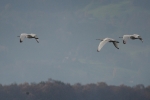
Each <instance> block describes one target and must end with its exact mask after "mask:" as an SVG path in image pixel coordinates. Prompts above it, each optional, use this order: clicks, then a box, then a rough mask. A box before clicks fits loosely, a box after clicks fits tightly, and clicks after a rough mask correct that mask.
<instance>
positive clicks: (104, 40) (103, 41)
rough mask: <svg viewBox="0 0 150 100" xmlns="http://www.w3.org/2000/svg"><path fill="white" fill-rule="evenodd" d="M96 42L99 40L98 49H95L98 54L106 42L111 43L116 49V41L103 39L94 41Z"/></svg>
mask: <svg viewBox="0 0 150 100" xmlns="http://www.w3.org/2000/svg"><path fill="white" fill-rule="evenodd" d="M96 40H101V42H100V44H99V45H98V49H97V52H99V51H100V50H101V48H102V47H103V46H104V45H105V44H106V43H107V42H112V43H113V44H114V46H115V47H116V48H117V49H119V48H118V44H117V43H119V42H118V41H116V40H114V39H112V38H104V39H96Z"/></svg>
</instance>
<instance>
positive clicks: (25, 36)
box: [18, 33, 39, 43]
mask: <svg viewBox="0 0 150 100" xmlns="http://www.w3.org/2000/svg"><path fill="white" fill-rule="evenodd" d="M18 37H20V43H21V42H23V40H24V38H29V39H31V38H35V40H36V41H37V42H38V43H39V40H38V39H39V38H38V37H37V35H36V34H26V33H22V34H21V35H20V36H18Z"/></svg>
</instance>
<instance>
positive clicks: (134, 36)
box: [119, 34, 143, 44]
mask: <svg viewBox="0 0 150 100" xmlns="http://www.w3.org/2000/svg"><path fill="white" fill-rule="evenodd" d="M119 38H123V43H124V44H126V41H127V39H132V40H135V39H139V40H141V41H142V42H143V39H142V38H141V36H140V35H138V34H133V35H123V37H119Z"/></svg>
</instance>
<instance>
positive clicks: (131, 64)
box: [0, 0, 150, 86]
mask: <svg viewBox="0 0 150 100" xmlns="http://www.w3.org/2000/svg"><path fill="white" fill-rule="evenodd" d="M149 5H150V1H149V0H111V1H110V0H22V1H21V0H2V1H0V83H1V84H11V83H24V82H29V83H30V82H40V81H45V80H47V79H48V78H52V79H54V80H60V81H63V82H65V83H71V84H75V83H82V84H87V83H96V82H106V83H107V84H109V85H120V84H125V85H130V86H133V85H136V84H144V85H145V86H147V85H150V78H149V76H150V66H149V65H150V60H149V59H150V42H149V36H150V34H149V33H150V6H149ZM21 33H35V34H37V36H38V37H39V39H40V43H37V42H36V41H35V39H25V40H24V41H23V43H20V42H19V38H18V37H17V36H18V35H20V34H21ZM135 33H136V34H139V35H141V37H142V38H143V40H144V43H142V42H141V41H140V40H135V41H132V40H128V41H127V44H126V45H124V44H123V43H122V39H120V38H119V37H120V36H122V35H124V34H135ZM105 37H110V38H114V39H116V40H118V41H120V43H119V48H120V49H119V50H118V49H116V48H115V47H114V46H113V44H111V43H108V44H107V45H105V46H104V47H103V48H102V50H101V51H100V52H97V46H98V44H99V42H100V41H97V40H95V39H97V38H105Z"/></svg>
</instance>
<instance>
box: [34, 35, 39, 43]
mask: <svg viewBox="0 0 150 100" xmlns="http://www.w3.org/2000/svg"><path fill="white" fill-rule="evenodd" d="M34 38H35V40H36V41H37V43H39V38H38V37H37V35H35V36H34Z"/></svg>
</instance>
